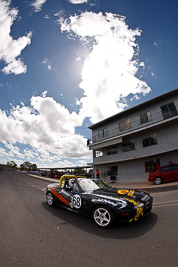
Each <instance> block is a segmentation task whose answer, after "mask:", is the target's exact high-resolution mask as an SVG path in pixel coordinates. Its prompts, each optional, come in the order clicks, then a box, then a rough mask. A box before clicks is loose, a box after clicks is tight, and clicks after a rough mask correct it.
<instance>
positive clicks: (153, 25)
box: [0, 0, 178, 167]
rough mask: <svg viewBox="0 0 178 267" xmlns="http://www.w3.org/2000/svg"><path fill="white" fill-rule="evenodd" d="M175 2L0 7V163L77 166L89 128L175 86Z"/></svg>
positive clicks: (2, 3) (43, 1)
mask: <svg viewBox="0 0 178 267" xmlns="http://www.w3.org/2000/svg"><path fill="white" fill-rule="evenodd" d="M177 9H178V2H177V1H176V0H170V1H162V0H156V1H155V0H149V1H148V0H30V1H28V0H24V1H19V0H11V1H7V0H0V122H1V127H0V163H4V164H6V163H7V161H15V162H16V163H17V164H18V166H20V164H21V163H23V162H25V161H29V162H31V163H36V164H37V166H38V167H65V166H83V165H86V164H87V163H89V162H92V153H91V151H89V149H88V148H87V145H86V144H87V138H90V137H91V131H90V130H89V129H88V126H90V125H91V124H93V123H96V122H98V121H100V120H103V119H105V118H107V117H109V116H112V115H114V114H116V113H118V112H120V111H122V110H124V109H127V108H129V107H131V106H134V105H138V104H139V103H142V102H144V101H147V100H149V99H151V98H153V97H156V96H158V95H160V94H163V93H165V92H167V91H170V90H173V89H175V88H177V77H178V68H177V62H178V53H177V43H178V34H177V28H178V19H177Z"/></svg>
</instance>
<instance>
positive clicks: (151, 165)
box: [145, 159, 160, 172]
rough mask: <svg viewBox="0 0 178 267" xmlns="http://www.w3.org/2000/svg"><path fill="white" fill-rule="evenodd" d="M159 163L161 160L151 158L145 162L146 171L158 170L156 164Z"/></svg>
mask: <svg viewBox="0 0 178 267" xmlns="http://www.w3.org/2000/svg"><path fill="white" fill-rule="evenodd" d="M157 164H159V165H160V160H159V159H156V160H150V161H147V162H145V172H154V171H156V165H157Z"/></svg>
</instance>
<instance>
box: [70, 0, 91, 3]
mask: <svg viewBox="0 0 178 267" xmlns="http://www.w3.org/2000/svg"><path fill="white" fill-rule="evenodd" d="M69 2H70V3H71V4H84V3H87V2H88V0H69Z"/></svg>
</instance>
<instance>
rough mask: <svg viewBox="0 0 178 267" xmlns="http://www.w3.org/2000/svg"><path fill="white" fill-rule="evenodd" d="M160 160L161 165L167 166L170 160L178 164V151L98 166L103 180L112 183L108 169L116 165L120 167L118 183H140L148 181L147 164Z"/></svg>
mask: <svg viewBox="0 0 178 267" xmlns="http://www.w3.org/2000/svg"><path fill="white" fill-rule="evenodd" d="M158 158H159V159H160V163H161V165H166V164H168V163H169V160H172V162H176V163H177V162H178V150H175V151H172V152H167V153H164V154H160V155H158V156H156V155H155V156H154V155H153V156H149V157H146V158H141V159H132V160H130V161H125V162H119V163H114V164H105V165H97V168H98V169H99V171H100V174H101V180H102V181H105V182H110V176H107V175H106V176H105V175H103V174H105V173H106V171H107V167H109V166H113V165H116V166H118V175H116V182H139V181H147V180H148V172H145V162H146V161H149V160H157V159H158Z"/></svg>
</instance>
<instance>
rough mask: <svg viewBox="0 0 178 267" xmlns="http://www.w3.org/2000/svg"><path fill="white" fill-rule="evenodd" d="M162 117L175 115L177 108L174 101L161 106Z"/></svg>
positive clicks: (166, 117)
mask: <svg viewBox="0 0 178 267" xmlns="http://www.w3.org/2000/svg"><path fill="white" fill-rule="evenodd" d="M161 112H162V116H163V119H164V120H165V119H168V118H171V117H174V116H176V115H177V109H176V106H175V104H174V102H171V103H169V104H166V105H164V106H161Z"/></svg>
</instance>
